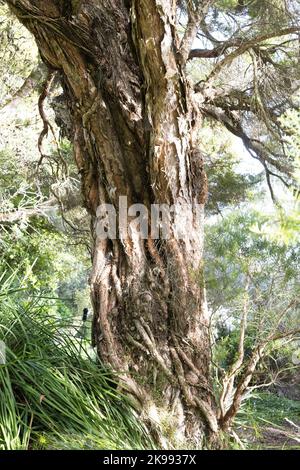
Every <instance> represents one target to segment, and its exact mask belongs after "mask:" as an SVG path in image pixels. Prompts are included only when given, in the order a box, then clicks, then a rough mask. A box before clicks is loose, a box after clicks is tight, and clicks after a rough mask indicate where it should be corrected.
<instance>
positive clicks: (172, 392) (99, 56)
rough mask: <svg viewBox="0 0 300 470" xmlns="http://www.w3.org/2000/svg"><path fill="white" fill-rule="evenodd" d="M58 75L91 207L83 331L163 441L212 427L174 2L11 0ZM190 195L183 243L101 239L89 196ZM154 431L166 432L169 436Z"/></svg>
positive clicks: (206, 434) (138, 199)
mask: <svg viewBox="0 0 300 470" xmlns="http://www.w3.org/2000/svg"><path fill="white" fill-rule="evenodd" d="M8 3H9V5H10V6H11V8H12V9H13V11H14V12H15V13H16V15H17V16H18V18H19V19H20V21H22V22H23V23H24V24H25V26H26V27H27V28H28V29H29V30H30V31H31V32H32V33H33V35H34V36H35V38H36V41H37V44H38V47H39V50H40V53H41V56H42V58H43V60H44V61H45V62H46V64H47V65H48V67H49V68H50V69H51V70H53V71H58V72H59V73H60V75H61V77H62V84H63V88H64V91H65V97H66V101H67V103H68V108H69V111H70V116H71V121H72V126H73V132H72V135H73V142H74V157H75V160H76V163H77V165H78V169H79V171H80V174H81V176H82V192H83V196H84V200H85V205H86V207H87V209H88V211H89V212H90V214H91V215H92V219H93V224H92V230H93V238H94V248H93V269H92V273H91V277H90V283H91V291H92V300H93V305H94V322H93V341H94V344H95V345H96V346H97V349H98V352H99V355H100V356H101V358H102V360H103V361H104V362H105V363H106V364H107V365H109V366H111V367H112V368H113V369H114V370H116V371H118V372H119V374H120V377H121V378H122V383H123V385H124V386H125V387H126V388H127V389H128V391H129V392H130V393H131V394H132V396H133V397H134V399H135V403H136V405H137V407H138V408H139V409H140V411H141V414H142V417H143V418H144V419H145V421H146V422H147V423H148V424H149V428H150V429H151V430H152V431H153V433H154V434H155V436H156V437H158V436H160V438H159V440H160V443H161V445H162V446H165V447H166V446H168V445H178V443H179V442H181V443H182V442H185V443H186V442H189V443H190V444H191V445H193V446H198V445H200V443H201V442H203V438H206V439H210V440H211V441H215V440H216V439H215V436H216V435H217V433H218V423H217V418H216V411H215V403H214V397H213V393H212V390H211V386H210V379H209V377H210V370H209V369H210V344H209V330H208V328H209V321H208V317H207V310H206V305H205V295H204V291H203V287H202V284H201V263H202V250H203V219H202V220H200V221H199V219H198V217H197V215H198V213H197V211H196V207H197V204H200V206H201V208H202V211H203V208H204V203H205V198H206V179H205V173H204V170H203V162H202V159H201V155H199V153H197V149H196V148H195V145H196V134H197V130H198V126H199V125H201V118H200V116H198V115H197V110H196V107H195V105H194V101H193V100H194V96H193V94H192V90H191V89H190V87H189V83H188V81H187V79H186V76H185V71H184V69H183V67H182V59H181V56H180V54H178V53H177V50H178V48H179V47H180V45H179V41H178V38H177V35H176V31H175V27H174V18H175V2H173V1H170V0H168V1H167V0H147V1H146V0H133V1H132V2H129V1H125V0H110V1H108V0H102V1H101V2H97V1H96V0H89V1H83V2H81V5H80V9H79V10H78V11H76V15H73V16H72V15H71V16H70V15H67V16H64V14H63V9H62V6H63V5H62V2H59V1H55V0H51V1H47V2H44V1H39V0H32V1H29V0H9V1H8ZM120 196H127V198H128V205H131V204H135V203H142V204H144V205H145V206H146V207H148V208H149V209H150V205H151V204H153V203H155V204H162V203H164V204H168V205H170V206H171V205H173V204H179V205H183V204H190V205H191V206H192V207H193V208H194V212H193V227H192V230H191V231H190V233H188V234H187V237H186V240H183V241H179V240H177V239H176V237H175V236H174V235H173V232H172V231H171V237H170V239H167V240H164V239H160V240H152V239H150V238H149V239H148V240H144V239H142V238H141V237H140V235H139V233H138V231H135V230H134V229H132V233H131V238H122V237H119V238H118V239H117V240H100V239H98V238H97V235H96V212H97V207H98V206H99V204H102V203H109V204H113V205H114V206H115V207H116V208H117V207H118V201H119V197H120ZM166 439H167V440H168V441H169V443H167V441H166Z"/></svg>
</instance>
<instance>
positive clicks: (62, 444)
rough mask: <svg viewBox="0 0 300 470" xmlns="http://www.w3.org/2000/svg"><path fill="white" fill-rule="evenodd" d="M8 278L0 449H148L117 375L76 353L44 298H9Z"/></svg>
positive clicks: (3, 299) (1, 334)
mask: <svg viewBox="0 0 300 470" xmlns="http://www.w3.org/2000/svg"><path fill="white" fill-rule="evenodd" d="M11 280H12V279H10V280H8V281H6V282H4V283H3V284H2V286H4V287H2V289H1V295H0V310H1V323H0V338H1V340H2V341H4V342H5V344H6V347H7V349H6V364H5V365H0V380H1V384H2V385H1V390H0V448H2V449H10V450H16V449H28V448H43V449H47V448H55V449H66V448H67V449H137V448H143V447H145V446H147V448H150V447H151V446H152V444H151V441H150V439H149V438H148V437H147V436H146V434H145V430H144V429H143V427H142V425H141V424H140V423H139V422H138V420H137V419H136V417H135V416H134V413H133V411H132V410H131V407H130V404H129V402H128V401H127V399H126V398H125V396H123V395H122V393H121V392H120V391H118V390H117V389H116V386H115V380H117V378H113V376H112V374H111V373H110V372H109V371H107V370H105V369H104V368H103V367H101V364H99V363H97V362H96V363H95V362H93V361H92V360H91V359H90V358H89V357H88V354H85V355H84V356H83V355H82V354H80V347H81V346H80V342H79V341H78V340H76V338H72V336H71V335H70V331H69V330H68V329H64V328H63V324H62V323H61V322H60V321H59V320H58V319H57V317H56V316H53V315H49V312H48V307H47V305H45V303H44V302H45V301H43V300H42V299H37V298H36V297H34V298H33V299H32V300H27V301H26V302H20V301H19V300H18V298H17V300H16V299H15V298H14V292H13V291H12V290H10V289H11ZM2 281H3V280H2Z"/></svg>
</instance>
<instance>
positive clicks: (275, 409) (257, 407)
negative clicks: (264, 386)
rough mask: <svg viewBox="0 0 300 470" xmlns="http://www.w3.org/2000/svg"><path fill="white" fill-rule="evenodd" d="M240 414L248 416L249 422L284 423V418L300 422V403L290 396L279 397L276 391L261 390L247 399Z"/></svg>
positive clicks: (259, 423)
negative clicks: (289, 397) (290, 398)
mask: <svg viewBox="0 0 300 470" xmlns="http://www.w3.org/2000/svg"><path fill="white" fill-rule="evenodd" d="M240 416H247V417H248V422H249V423H252V425H253V423H257V424H258V425H261V424H262V422H265V423H268V424H282V423H283V421H284V418H288V419H290V420H292V421H296V422H298V421H299V419H300V403H299V402H296V401H294V400H289V399H288V398H284V397H279V396H277V395H275V394H274V393H270V392H260V393H256V394H253V395H252V396H251V397H250V398H249V400H247V402H246V404H245V407H244V408H243V409H242V411H241V413H240Z"/></svg>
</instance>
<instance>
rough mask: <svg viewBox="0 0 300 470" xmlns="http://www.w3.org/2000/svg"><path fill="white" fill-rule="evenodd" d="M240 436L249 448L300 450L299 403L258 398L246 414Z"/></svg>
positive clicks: (264, 395)
mask: <svg viewBox="0 0 300 470" xmlns="http://www.w3.org/2000/svg"><path fill="white" fill-rule="evenodd" d="M236 433H237V435H238V436H239V438H240V439H241V441H242V442H243V443H244V444H245V447H246V448H250V449H259V450H263V449H266V450H272V449H274V450H275V449H276V450H288V449H289V450H300V402H299V400H291V399H288V398H285V397H280V396H277V395H275V394H273V393H268V392H263V393H258V394H256V395H255V396H253V397H252V398H251V399H250V400H249V402H247V403H246V405H245V407H244V409H243V410H242V412H241V414H240V417H239V422H238V423H237V427H236Z"/></svg>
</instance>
